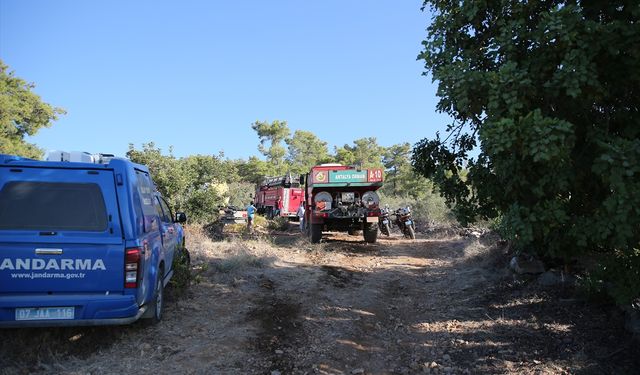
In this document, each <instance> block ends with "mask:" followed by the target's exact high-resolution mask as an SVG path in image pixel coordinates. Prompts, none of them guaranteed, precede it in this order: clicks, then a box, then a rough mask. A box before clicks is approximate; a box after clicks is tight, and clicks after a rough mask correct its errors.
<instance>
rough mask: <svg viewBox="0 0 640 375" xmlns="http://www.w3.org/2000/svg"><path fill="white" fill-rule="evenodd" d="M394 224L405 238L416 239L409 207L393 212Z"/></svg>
mask: <svg viewBox="0 0 640 375" xmlns="http://www.w3.org/2000/svg"><path fill="white" fill-rule="evenodd" d="M394 214H395V217H396V219H395V224H396V225H397V226H398V228H400V230H401V231H402V233H403V234H404V236H405V237H406V238H411V239H412V240H415V239H416V226H415V223H414V222H413V218H412V217H411V207H409V206H407V207H404V208H398V209H397V210H396V211H395V213H394Z"/></svg>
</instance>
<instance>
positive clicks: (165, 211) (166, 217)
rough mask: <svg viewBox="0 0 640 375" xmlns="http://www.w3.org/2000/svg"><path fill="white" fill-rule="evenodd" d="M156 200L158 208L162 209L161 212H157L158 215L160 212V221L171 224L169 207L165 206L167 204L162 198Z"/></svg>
mask: <svg viewBox="0 0 640 375" xmlns="http://www.w3.org/2000/svg"><path fill="white" fill-rule="evenodd" d="M156 198H158V202H159V206H160V207H162V211H158V212H159V214H160V212H162V213H161V214H160V217H161V218H162V221H164V222H165V223H173V215H172V213H171V210H170V209H169V205H167V202H166V201H165V200H164V198H162V197H156Z"/></svg>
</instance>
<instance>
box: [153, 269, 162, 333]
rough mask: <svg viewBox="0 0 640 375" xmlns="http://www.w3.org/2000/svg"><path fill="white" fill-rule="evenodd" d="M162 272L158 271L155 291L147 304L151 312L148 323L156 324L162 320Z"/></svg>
mask: <svg viewBox="0 0 640 375" xmlns="http://www.w3.org/2000/svg"><path fill="white" fill-rule="evenodd" d="M163 274H164V270H163V269H160V273H159V274H158V279H157V280H156V289H155V290H154V292H153V301H151V303H149V309H150V310H151V314H150V318H149V323H151V324H157V323H158V322H160V321H161V320H162V310H163V308H164V283H163V282H162V279H163Z"/></svg>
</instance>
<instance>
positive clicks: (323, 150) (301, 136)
mask: <svg viewBox="0 0 640 375" xmlns="http://www.w3.org/2000/svg"><path fill="white" fill-rule="evenodd" d="M285 142H286V143H287V146H288V147H289V152H288V155H287V161H288V162H289V164H290V165H291V172H293V173H302V172H308V171H309V170H310V169H311V167H313V166H314V165H317V164H320V163H323V162H326V161H328V159H329V150H328V148H327V142H324V141H322V140H320V139H319V138H318V137H317V136H316V135H315V134H313V133H312V132H310V131H306V130H296V131H295V132H294V133H293V136H292V137H291V138H287V139H286V140H285Z"/></svg>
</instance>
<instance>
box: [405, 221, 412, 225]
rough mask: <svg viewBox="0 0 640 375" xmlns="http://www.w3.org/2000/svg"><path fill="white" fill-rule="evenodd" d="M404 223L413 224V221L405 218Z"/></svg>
mask: <svg viewBox="0 0 640 375" xmlns="http://www.w3.org/2000/svg"><path fill="white" fill-rule="evenodd" d="M404 223H405V225H411V224H413V223H412V222H411V220H407V221H405V222H404Z"/></svg>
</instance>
